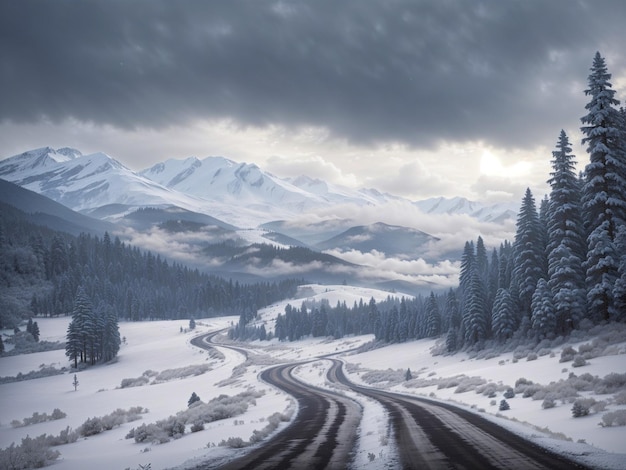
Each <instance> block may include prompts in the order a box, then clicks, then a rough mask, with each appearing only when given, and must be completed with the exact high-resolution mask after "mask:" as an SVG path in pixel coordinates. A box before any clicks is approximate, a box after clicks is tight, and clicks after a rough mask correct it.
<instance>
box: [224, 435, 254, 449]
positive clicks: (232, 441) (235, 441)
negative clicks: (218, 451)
mask: <svg viewBox="0 0 626 470" xmlns="http://www.w3.org/2000/svg"><path fill="white" fill-rule="evenodd" d="M218 445H219V446H220V447H230V448H231V449H241V448H243V447H246V445H247V444H246V442H244V440H243V439H242V438H241V437H229V438H228V439H223V440H222V442H220V443H219V444H218Z"/></svg>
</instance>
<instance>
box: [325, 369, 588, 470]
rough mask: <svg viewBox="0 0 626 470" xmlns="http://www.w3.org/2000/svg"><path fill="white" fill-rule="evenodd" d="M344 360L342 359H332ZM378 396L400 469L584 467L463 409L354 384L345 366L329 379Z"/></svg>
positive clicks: (371, 395)
mask: <svg viewBox="0 0 626 470" xmlns="http://www.w3.org/2000/svg"><path fill="white" fill-rule="evenodd" d="M331 360H332V361H333V362H335V363H338V364H341V361H338V360H336V359H331ZM333 378H334V380H336V381H337V382H338V383H340V384H342V385H344V386H347V387H349V388H350V389H352V390H354V391H355V392H357V393H360V394H362V395H365V396H367V397H370V398H373V399H375V400H377V401H379V402H380V403H381V404H382V405H383V406H384V407H385V408H386V410H387V412H388V413H389V417H390V420H391V423H392V426H393V428H394V431H395V438H396V445H397V449H398V454H399V458H400V462H401V468H420V469H440V468H441V469H444V468H445V469H449V468H458V469H474V468H476V469H523V470H531V469H583V468H586V467H584V466H582V465H580V464H577V463H575V462H572V461H571V460H568V459H566V458H564V457H562V456H559V455H556V454H553V453H551V452H549V451H548V450H546V449H544V448H542V447H539V446H538V445H536V444H533V443H531V442H529V441H527V440H526V439H524V438H522V437H520V436H518V435H517V434H514V433H512V432H511V431H508V430H506V429H504V428H502V427H500V426H498V425H497V424H495V423H492V422H491V421H488V420H486V419H484V418H482V417H481V416H479V415H477V414H475V413H472V412H470V411H467V410H464V409H462V408H459V407H456V406H453V405H448V404H445V403H440V402H435V401H432V400H427V399H423V398H417V397H409V396H405V395H401V394H397V393H391V392H387V391H383V390H378V389H373V388H369V387H363V386H359V385H356V384H354V383H352V382H351V381H350V380H348V378H347V377H346V376H345V374H344V372H343V369H342V368H341V367H338V368H336V369H335V373H334V375H331V374H330V373H329V379H331V380H332V379H333Z"/></svg>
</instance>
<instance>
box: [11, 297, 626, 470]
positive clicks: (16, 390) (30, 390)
mask: <svg viewBox="0 0 626 470" xmlns="http://www.w3.org/2000/svg"><path fill="white" fill-rule="evenodd" d="M302 292H303V298H301V299H296V300H290V301H289V303H291V304H292V305H294V306H299V305H300V304H301V302H302V301H303V300H305V299H312V298H317V299H320V298H327V299H328V300H329V302H330V305H333V306H334V305H335V304H336V303H337V301H344V300H345V301H346V303H347V304H348V305H352V303H353V302H354V301H355V300H356V301H357V302H358V301H359V299H363V301H364V302H367V301H369V299H370V298H371V297H372V296H373V297H374V298H375V299H376V300H382V299H384V298H386V297H387V296H388V295H389V294H388V293H387V292H382V291H375V290H371V289H362V288H354V287H349V286H309V288H307V289H303V290H302ZM287 303H288V302H281V303H279V304H276V305H273V306H271V307H268V308H266V309H264V310H262V311H261V312H260V319H259V321H262V322H265V324H266V327H267V329H268V330H270V331H271V330H273V320H274V319H275V317H276V315H277V314H278V313H280V312H283V311H284V307H285V305H286V304H287ZM235 321H237V318H236V317H222V318H210V319H204V320H198V321H197V325H198V326H197V328H196V330H195V331H193V332H181V327H182V328H183V329H184V328H187V327H188V324H189V323H188V321H187V320H175V321H158V322H140V323H122V324H120V332H121V335H122V336H123V337H125V339H126V342H125V344H123V345H122V347H121V350H120V353H119V356H118V360H117V361H116V362H115V363H113V364H107V365H98V366H94V367H90V368H87V369H85V370H82V371H80V372H78V373H76V376H77V379H78V381H79V385H78V388H77V390H74V386H73V385H72V382H73V378H74V372H66V373H64V374H62V375H56V376H51V377H46V378H39V379H32V380H25V381H21V382H13V383H4V384H1V385H0V448H2V449H4V448H7V447H9V446H10V445H11V443H15V444H16V445H19V444H20V442H21V440H22V438H24V437H26V436H27V435H29V436H30V437H36V436H39V435H41V434H44V433H46V434H52V435H58V434H59V432H60V431H62V430H64V429H66V427H68V426H69V427H71V428H73V429H77V428H78V427H79V426H80V425H81V424H82V423H84V422H85V420H87V419H88V418H92V417H101V416H104V415H107V414H109V413H111V412H113V411H114V410H116V409H118V408H122V409H124V410H126V409H128V408H130V407H134V406H142V407H144V408H147V409H148V410H149V411H148V413H145V414H142V415H141V419H140V420H138V421H133V422H130V423H124V424H121V425H120V426H118V427H114V428H113V429H111V430H109V431H104V432H102V433H101V434H97V435H93V436H90V437H87V438H84V437H80V438H78V440H77V441H76V442H74V443H71V444H65V445H61V446H58V447H54V448H53V449H56V450H58V451H59V452H60V453H61V455H60V457H59V458H58V459H57V460H56V461H55V462H54V463H53V464H52V466H51V468H54V469H58V470H78V469H80V470H84V469H85V468H89V469H90V470H99V469H112V468H114V469H122V470H124V469H131V470H136V469H137V470H138V469H140V468H141V466H146V465H147V464H150V468H151V469H152V470H159V469H166V468H176V469H178V470H182V469H185V468H189V467H192V466H193V465H194V464H198V463H199V462H202V461H206V460H208V459H210V460H211V461H212V462H214V463H215V464H217V463H219V462H220V461H221V459H224V458H228V457H230V456H233V455H236V454H237V453H239V452H244V451H245V449H243V450H241V449H232V448H231V447H229V446H219V443H220V442H222V441H226V440H228V439H229V438H241V439H242V440H243V441H247V440H249V439H250V437H251V435H252V434H253V431H255V430H258V431H261V430H263V429H264V428H265V426H266V425H267V424H268V418H269V417H270V416H271V415H273V414H274V413H276V412H278V413H281V414H283V415H284V416H285V418H286V417H289V416H293V413H294V412H295V411H296V408H297V406H296V404H295V403H294V401H293V400H292V399H291V398H290V397H289V396H287V395H285V394H283V393H282V392H279V391H277V390H275V389H273V388H272V387H270V386H268V385H267V384H264V383H262V382H260V381H259V380H258V378H257V377H258V374H259V373H260V371H261V370H263V369H264V368H266V367H269V366H270V365H271V364H273V363H284V362H290V361H303V364H302V365H301V366H300V367H299V368H298V369H297V376H298V377H299V378H300V379H301V380H303V381H305V382H309V383H312V384H315V385H317V386H323V387H333V385H332V384H328V383H327V382H326V379H325V371H326V370H327V368H328V367H329V366H330V362H329V361H327V360H325V359H320V358H318V356H321V355H324V354H329V353H341V354H339V357H340V358H341V359H342V360H344V362H345V363H347V371H348V375H349V377H350V378H351V379H352V380H353V381H355V382H358V383H369V382H371V381H372V379H371V378H368V375H367V372H368V371H379V374H378V375H379V379H378V380H379V382H378V383H376V384H375V386H379V387H385V388H390V389H392V390H394V391H398V392H402V393H408V394H417V395H420V396H426V397H431V398H433V399H436V400H446V401H453V402H455V403H457V404H459V406H464V407H467V408H469V409H473V410H474V411H475V412H476V413H480V414H481V415H483V416H485V417H488V418H489V419H492V420H494V421H496V422H498V423H499V424H501V425H503V426H506V427H508V428H511V429H513V430H514V431H515V432H518V433H520V434H522V435H524V436H526V437H528V438H529V439H532V440H535V441H537V442H539V443H540V444H541V445H544V446H546V447H549V448H551V449H554V450H555V451H557V452H561V453H564V454H566V455H568V456H569V457H571V458H573V459H576V460H579V461H581V462H583V463H585V464H587V465H590V466H592V467H593V468H599V469H614V470H615V469H625V468H626V454H625V453H624V452H625V450H624V443H626V426H611V427H601V426H600V425H599V423H600V422H601V421H602V415H603V414H604V413H606V412H608V411H614V410H617V409H626V405H617V404H615V403H614V401H613V400H612V397H613V395H611V394H605V395H596V396H594V398H595V399H596V400H598V401H601V400H604V401H606V402H607V405H606V409H605V410H603V411H598V412H593V411H592V412H591V413H590V414H589V415H588V416H584V417H581V418H573V417H572V412H571V408H572V405H571V404H570V403H565V404H563V403H561V402H560V401H557V404H556V406H555V407H554V408H551V409H542V406H541V404H542V400H532V399H531V398H523V397H522V395H521V394H517V395H516V396H515V397H514V398H511V399H508V400H507V401H508V403H509V404H510V407H511V408H510V409H509V410H507V411H498V404H499V403H500V400H501V399H502V394H503V389H505V388H506V387H507V386H510V387H514V386H515V383H516V381H517V380H518V379H520V378H525V379H527V380H532V381H533V382H534V383H536V384H541V385H548V384H549V383H551V382H557V381H558V380H559V379H562V378H563V379H565V378H567V377H568V375H569V374H570V372H573V373H575V374H577V375H581V374H585V373H588V374H591V375H593V376H599V377H600V378H603V377H605V376H606V375H607V374H609V373H611V372H617V373H626V343H618V344H615V345H613V347H611V348H610V349H609V351H610V352H611V355H606V356H602V357H595V358H592V359H590V360H589V361H588V364H587V365H585V366H583V367H577V368H574V367H572V362H568V363H560V362H559V358H560V352H561V349H562V348H563V347H564V346H559V347H558V348H554V349H553V350H552V351H551V352H550V353H546V354H544V355H539V356H538V357H537V359H536V360H530V361H528V360H527V359H526V358H524V359H518V360H516V359H515V356H514V354H513V353H503V354H500V355H498V356H497V357H494V358H491V359H477V358H473V359H472V358H470V357H469V356H468V355H467V354H465V353H459V354H456V355H454V356H442V355H437V356H433V355H432V354H431V350H432V349H433V348H436V347H437V346H438V342H437V341H435V340H419V341H412V342H408V343H404V344H394V345H389V346H386V347H382V348H378V349H374V350H369V351H367V352H361V353H356V352H354V351H352V352H344V353H342V351H348V350H353V349H354V348H357V347H359V346H361V345H364V344H366V343H368V342H369V341H371V340H372V339H373V336H371V335H366V336H359V337H349V338H344V339H341V340H329V339H320V338H314V339H312V338H309V339H305V340H302V341H297V342H293V343H287V342H285V343H279V342H277V341H276V340H273V341H271V342H258V341H257V342H254V343H250V344H249V345H248V347H249V349H251V350H252V351H253V352H252V354H251V355H250V359H249V360H248V361H247V362H246V363H245V364H244V366H241V367H237V368H236V366H238V365H240V364H243V363H244V361H245V358H244V356H243V355H241V354H239V353H237V352H234V351H231V350H229V349H227V348H223V347H217V348H216V349H217V350H218V351H219V352H221V355H219V354H213V355H212V354H209V353H207V352H206V351H201V350H199V349H197V348H196V347H194V346H192V345H191V344H190V343H189V341H190V339H191V338H193V337H194V336H196V335H197V334H199V333H202V332H210V331H217V330H220V329H223V328H225V327H227V326H229V325H230V324H231V322H235ZM37 322H38V324H39V327H40V330H41V339H43V340H51V341H54V340H63V339H64V337H65V332H66V329H67V325H68V323H69V318H67V317H65V318H58V319H46V318H38V319H37ZM572 346H574V347H577V346H578V345H577V344H572ZM201 365H208V367H209V370H208V371H206V372H204V373H202V374H200V375H195V376H194V375H192V376H188V377H185V378H175V379H171V380H167V381H163V382H160V383H155V382H159V381H157V380H156V376H155V375H154V373H153V372H152V373H148V374H144V372H146V371H154V372H157V373H161V372H164V371H167V370H170V369H177V368H182V367H187V366H201ZM42 366H53V367H56V368H61V367H64V366H65V367H67V366H69V362H68V361H67V358H66V357H65V355H64V351H63V350H59V351H51V352H45V353H35V354H27V355H20V356H10V357H2V358H0V376H2V377H15V376H17V374H18V373H23V374H25V373H28V372H30V371H37V370H39V369H40V368H41V367H42ZM234 368H236V369H235V373H233V372H234V371H233V369H234ZM407 368H410V369H411V372H412V376H413V379H412V380H409V381H405V380H404V379H403V378H402V379H400V380H396V379H394V377H398V376H401V377H403V374H404V371H406V369H407ZM388 369H391V371H389V370H388ZM385 371H386V372H385ZM142 375H143V376H144V377H148V378H149V384H145V385H143V386H136V387H129V388H121V382H122V380H123V379H133V378H138V377H141V376H142ZM370 375H371V374H370ZM380 377H382V379H381V378H380ZM470 377H474V378H475V379H468V378H470ZM448 378H453V380H450V381H446V379H448ZM478 378H480V379H484V380H482V381H481V380H479V379H478ZM380 380H383V381H382V382H381V381H380ZM485 381H486V382H491V383H493V384H496V385H500V387H499V388H500V390H499V391H497V396H496V397H488V396H487V395H485V394H482V393H477V392H476V389H475V387H474V388H472V387H471V386H468V387H465V388H469V389H470V390H468V391H465V392H463V393H455V392H460V388H461V387H459V386H463V385H468V384H469V385H471V384H472V383H484V382H485ZM444 383H447V384H448V385H451V384H456V385H453V386H448V387H445V386H443V385H442V384H444ZM370 385H371V384H370ZM246 391H255V392H259V393H257V395H261V394H262V395H261V396H259V397H257V398H256V399H255V403H256V404H251V405H250V406H249V407H248V408H247V410H246V411H245V412H244V413H243V414H240V415H238V416H234V417H232V418H227V419H222V420H218V421H214V422H212V423H209V424H205V429H204V430H202V431H198V432H190V429H189V426H188V427H187V429H186V432H185V434H184V435H183V436H182V437H181V438H179V439H174V440H171V441H170V442H167V443H163V444H157V443H147V442H143V443H135V441H134V439H126V438H125V436H126V435H127V434H128V432H129V431H130V430H131V429H132V428H136V427H138V426H140V425H141V424H142V423H155V422H156V421H158V420H161V419H165V418H167V417H168V416H171V415H174V414H176V413H177V412H179V411H183V410H186V409H187V401H188V399H189V397H190V396H191V394H192V393H193V392H195V393H197V394H198V396H199V397H200V399H201V400H202V401H203V402H205V403H206V402H208V401H209V400H211V399H212V398H215V397H217V396H219V395H222V394H225V395H229V396H234V395H237V394H239V393H242V392H246ZM344 393H346V394H348V395H349V396H351V397H353V398H354V399H356V400H358V401H359V402H360V403H361V404H362V406H363V420H362V423H361V425H360V427H359V431H358V432H359V440H358V443H357V449H356V456H355V461H354V468H359V469H361V468H367V469H381V468H390V465H393V462H394V461H396V460H395V459H394V457H395V450H394V442H393V435H392V433H391V432H390V430H389V423H388V420H387V417H386V415H385V413H384V410H383V408H382V407H381V406H380V405H379V404H378V403H376V402H372V401H371V400H366V399H364V398H363V397H361V396H358V395H357V394H356V393H353V392H344ZM580 394H581V395H582V396H589V392H581V393H580ZM55 408H58V409H60V410H61V411H63V412H64V413H66V414H67V416H66V417H65V418H63V419H59V420H54V421H47V422H44V423H39V424H32V425H28V426H23V427H13V426H12V425H11V422H12V421H14V420H18V421H23V420H24V419H25V418H29V417H31V416H32V415H33V413H34V412H38V413H40V414H41V413H44V412H45V413H48V414H50V413H52V411H53V410H54V409H55ZM286 424H287V423H286V422H281V424H280V425H279V427H278V429H277V431H275V432H278V431H280V430H281V429H283V428H284V427H285V426H286ZM261 445H262V444H261ZM392 468H393V467H392Z"/></svg>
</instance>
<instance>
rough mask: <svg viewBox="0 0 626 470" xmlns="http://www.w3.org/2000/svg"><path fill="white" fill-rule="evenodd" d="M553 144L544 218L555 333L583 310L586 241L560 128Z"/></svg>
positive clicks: (567, 145)
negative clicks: (557, 137) (546, 232)
mask: <svg viewBox="0 0 626 470" xmlns="http://www.w3.org/2000/svg"><path fill="white" fill-rule="evenodd" d="M556 147H557V150H556V151H554V152H552V157H553V158H552V168H553V171H552V172H551V173H550V179H549V180H548V183H549V184H550V186H551V188H552V190H551V192H550V209H549V212H548V222H547V223H548V243H547V253H548V286H549V287H550V289H551V290H552V292H553V294H554V309H555V316H556V328H557V330H558V332H559V333H567V332H568V331H569V329H571V328H572V327H574V326H576V324H577V322H578V321H579V320H580V319H581V318H582V317H583V316H584V314H585V310H586V292H585V272H584V270H583V261H584V259H585V257H586V242H585V235H584V230H583V223H582V215H581V207H580V204H581V203H580V198H581V195H580V185H579V181H578V178H577V176H576V173H575V171H574V168H575V161H574V155H572V154H571V151H572V149H571V147H570V143H569V139H568V138H567V134H566V133H565V131H563V130H562V131H561V133H560V135H559V140H558V142H557V145H556Z"/></svg>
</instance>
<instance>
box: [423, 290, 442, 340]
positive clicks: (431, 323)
mask: <svg viewBox="0 0 626 470" xmlns="http://www.w3.org/2000/svg"><path fill="white" fill-rule="evenodd" d="M426 321H427V326H426V336H427V337H429V338H433V337H435V336H439V335H440V334H441V314H440V313H439V306H438V305H437V298H436V297H435V294H434V292H432V291H431V293H430V296H429V297H428V300H427V301H426Z"/></svg>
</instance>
